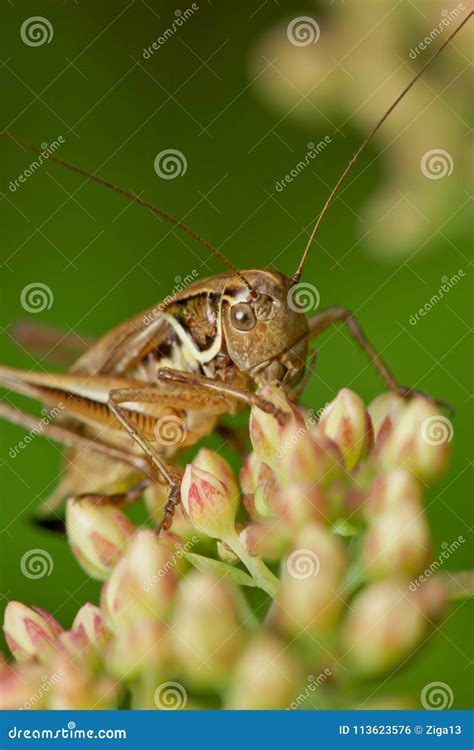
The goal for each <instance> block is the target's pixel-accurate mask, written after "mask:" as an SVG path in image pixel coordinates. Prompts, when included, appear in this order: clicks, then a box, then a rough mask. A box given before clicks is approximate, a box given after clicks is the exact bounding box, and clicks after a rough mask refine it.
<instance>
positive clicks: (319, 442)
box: [0, 387, 450, 710]
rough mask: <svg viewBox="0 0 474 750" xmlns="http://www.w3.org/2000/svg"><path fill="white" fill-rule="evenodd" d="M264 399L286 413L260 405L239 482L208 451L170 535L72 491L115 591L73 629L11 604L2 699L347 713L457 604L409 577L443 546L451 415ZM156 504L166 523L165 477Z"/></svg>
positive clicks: (272, 391) (73, 528)
mask: <svg viewBox="0 0 474 750" xmlns="http://www.w3.org/2000/svg"><path fill="white" fill-rule="evenodd" d="M263 396H264V398H265V399H267V400H269V401H271V402H272V403H273V404H274V405H275V406H276V407H277V408H278V409H279V410H282V411H284V412H286V414H287V417H288V418H287V420H286V424H284V425H283V424H282V421H283V420H277V418H276V417H275V416H273V415H272V414H269V413H267V412H265V411H263V410H262V409H260V408H257V407H254V408H253V409H252V411H251V416H250V438H251V442H252V451H251V453H250V454H249V455H248V456H247V457H246V458H245V460H244V462H243V465H242V467H241V470H240V486H239V482H238V481H237V479H236V476H235V474H234V472H233V469H232V468H231V466H230V464H229V463H228V462H227V460H226V459H224V458H223V457H222V456H221V455H219V454H218V453H215V452H213V451H211V450H209V449H207V448H204V449H201V450H200V451H199V452H198V453H197V455H196V456H195V458H194V460H193V461H192V462H191V463H189V464H188V465H187V466H186V468H185V471H184V475H183V479H182V484H181V507H180V509H179V511H178V515H177V517H176V524H173V526H172V528H171V530H170V531H167V532H161V533H160V534H157V533H156V532H155V531H154V530H153V529H151V528H138V527H137V526H136V525H135V524H133V523H132V522H131V521H130V520H129V518H128V516H127V515H126V513H125V511H124V510H123V509H119V508H118V507H116V506H115V505H113V503H108V502H107V501H104V499H103V498H102V499H100V501H97V500H94V498H87V497H83V498H78V499H71V500H69V501H68V506H67V517H66V524H67V531H68V538H69V543H70V547H71V550H72V552H73V555H74V556H75V558H76V560H77V562H78V563H79V565H80V566H81V567H82V568H83V570H84V572H85V573H86V574H87V575H89V576H91V577H92V578H95V579H99V580H101V581H103V585H102V591H101V595H100V601H99V602H98V604H97V605H94V604H91V603H87V604H85V605H84V606H83V607H81V609H80V610H79V612H78V613H77V616H76V618H75V619H74V622H73V624H72V626H71V628H70V629H69V630H66V629H64V628H63V627H62V626H61V625H60V624H59V622H58V621H57V620H56V619H55V618H54V617H53V615H51V614H49V613H48V612H46V611H44V610H42V609H40V608H38V607H28V606H25V605H24V604H21V603H19V602H15V601H13V602H10V603H9V604H8V606H7V608H6V612H5V620H4V631H5V637H6V640H7V643H8V646H9V648H10V650H11V652H12V655H13V659H14V661H13V662H6V661H5V660H4V661H0V708H25V707H26V708H74V709H76V708H78V709H92V708H128V707H132V708H146V709H158V710H160V709H167V708H170V707H172V708H173V707H174V708H184V707H186V708H231V709H249V708H250V709H282V708H288V707H294V706H295V705H296V706H298V707H300V706H301V705H304V706H305V707H307V708H319V707H331V708H344V707H348V706H350V705H351V700H352V699H351V697H350V696H349V695H346V693H345V690H346V686H347V684H348V677H349V676H352V677H354V678H355V679H357V680H359V681H360V682H361V683H362V684H363V681H364V680H365V679H372V678H373V677H374V676H380V675H382V674H383V673H386V672H387V671H389V670H391V669H393V668H396V667H397V666H398V665H399V664H401V663H402V662H403V661H404V660H405V659H406V658H407V657H408V656H410V654H412V653H414V652H415V650H416V649H417V648H418V647H419V645H420V644H421V643H422V642H423V639H424V638H425V637H426V636H427V635H428V634H429V632H430V628H431V627H432V626H433V622H434V621H435V620H439V619H440V618H441V617H442V615H443V613H444V611H445V609H446V606H447V602H448V598H449V591H448V588H447V587H446V585H445V582H444V581H445V579H444V577H443V576H442V575H441V574H437V575H434V576H432V577H431V578H430V579H429V580H428V581H427V582H426V583H424V584H423V585H422V586H419V587H414V586H411V587H410V582H411V581H412V580H413V579H414V578H417V577H418V576H419V575H420V573H421V572H422V571H423V570H425V569H426V567H427V566H428V565H429V563H430V561H431V560H432V559H433V555H434V554H435V552H436V551H435V545H434V543H433V540H432V538H431V533H430V527H429V523H428V520H427V516H426V508H425V495H426V489H427V486H428V485H429V484H430V483H431V482H433V481H435V480H436V479H437V478H438V477H439V476H440V475H441V473H442V471H443V470H444V469H445V467H446V465H447V461H448V458H449V449H450V447H449V442H450V440H440V439H439V437H438V433H437V432H436V430H435V432H434V433H433V428H435V427H436V425H435V422H436V419H439V420H440V424H441V425H443V424H444V425H445V422H446V421H445V418H444V417H440V416H439V415H438V414H437V412H436V408H435V407H434V406H433V405H432V403H431V402H430V401H428V400H427V399H425V398H422V397H421V396H417V397H415V398H413V399H412V400H411V401H405V400H403V399H402V398H401V397H399V396H397V395H394V394H383V395H381V396H379V397H378V398H377V399H375V401H374V402H373V403H372V404H371V405H370V406H369V407H368V408H366V406H365V405H364V403H363V401H362V400H361V399H360V397H359V396H358V395H357V394H355V393H353V392H352V391H350V390H348V389H344V390H342V391H341V392H340V393H339V394H338V395H337V396H336V398H335V399H334V400H333V401H332V402H331V403H330V404H328V405H327V406H326V408H325V409H324V410H323V412H322V414H321V416H320V418H319V419H316V418H315V417H314V416H313V414H312V413H309V414H308V413H305V412H304V410H302V409H300V408H297V407H296V406H295V405H294V404H292V403H290V402H289V401H288V400H287V398H286V396H285V395H284V392H283V391H282V390H280V389H278V388H274V387H269V388H267V389H265V392H264V394H263ZM146 503H147V507H148V510H149V512H150V514H151V516H152V519H153V520H154V521H155V522H156V516H157V515H158V514H159V512H160V509H161V508H162V507H163V504H164V497H163V489H162V487H161V486H158V487H157V488H156V490H153V489H151V490H149V491H148V494H147V497H146ZM60 604H61V602H58V607H59V605H60ZM342 673H343V674H342ZM315 675H319V678H317V677H315ZM310 677H311V678H312V679H309V678H310ZM315 685H316V687H315ZM401 700H402V699H401Z"/></svg>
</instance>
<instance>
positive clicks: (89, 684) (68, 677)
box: [48, 656, 120, 711]
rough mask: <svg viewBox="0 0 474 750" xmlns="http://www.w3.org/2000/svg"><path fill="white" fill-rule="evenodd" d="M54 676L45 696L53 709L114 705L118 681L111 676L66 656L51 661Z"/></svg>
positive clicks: (62, 709)
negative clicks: (53, 667) (49, 691)
mask: <svg viewBox="0 0 474 750" xmlns="http://www.w3.org/2000/svg"><path fill="white" fill-rule="evenodd" d="M54 666H55V674H56V675H57V676H58V679H56V680H55V682H54V685H53V687H52V689H51V694H50V697H49V706H48V707H49V708H51V709H52V710H55V711H71V710H77V711H89V710H97V711H100V710H105V709H112V708H117V701H118V698H119V694H120V685H119V684H118V683H116V682H115V680H113V679H112V678H110V677H108V676H105V675H98V674H96V673H95V672H94V671H93V672H91V671H89V670H88V669H86V668H85V666H84V664H83V663H79V662H76V661H74V660H71V659H69V658H67V657H66V656H62V657H61V656H59V657H58V658H57V660H56V662H55V665H54Z"/></svg>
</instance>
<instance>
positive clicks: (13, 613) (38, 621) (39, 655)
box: [3, 601, 62, 662]
mask: <svg viewBox="0 0 474 750" xmlns="http://www.w3.org/2000/svg"><path fill="white" fill-rule="evenodd" d="M3 630H4V633H5V640H6V642H7V644H8V646H9V648H10V650H11V652H12V654H13V656H14V657H15V659H16V660H17V661H18V662H24V661H28V660H29V659H38V660H40V661H42V662H46V661H47V660H48V658H49V657H50V655H51V653H52V652H53V649H54V644H55V642H56V639H57V636H58V635H59V634H60V633H61V632H62V628H61V626H60V625H59V623H58V622H57V621H56V620H55V618H54V617H53V616H52V615H50V614H49V612H45V611H44V610H43V609H40V608H39V607H34V608H33V609H30V607H26V606H25V605H24V604H21V602H15V601H11V602H8V604H7V606H6V608H5V615H4V625H3Z"/></svg>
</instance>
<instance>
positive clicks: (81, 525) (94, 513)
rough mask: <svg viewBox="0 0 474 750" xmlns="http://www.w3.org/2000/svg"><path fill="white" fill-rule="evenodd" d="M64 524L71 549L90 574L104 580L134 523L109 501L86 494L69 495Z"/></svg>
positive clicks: (133, 528) (119, 554) (129, 535)
mask: <svg viewBox="0 0 474 750" xmlns="http://www.w3.org/2000/svg"><path fill="white" fill-rule="evenodd" d="M66 528H67V534H68V539H69V544H70V546H71V549H72V552H73V554H74V556H75V558H76V559H77V561H78V563H79V564H80V566H81V567H82V569H83V570H84V571H85V572H86V573H88V574H89V575H90V576H91V577H92V578H96V579H97V580H99V581H105V580H106V578H107V577H108V576H109V574H110V572H111V571H112V569H113V567H114V566H115V564H116V563H117V561H118V560H119V559H120V557H121V555H122V553H123V550H124V548H125V546H126V544H127V542H128V540H129V539H130V537H131V536H132V535H133V534H134V533H135V531H136V527H135V526H134V525H133V523H132V522H131V521H130V520H129V519H128V518H127V516H126V515H125V514H124V513H122V511H121V510H119V509H118V508H116V507H114V506H113V505H110V504H105V503H95V502H94V501H93V500H91V499H89V498H71V499H69V500H68V503H67V509H66Z"/></svg>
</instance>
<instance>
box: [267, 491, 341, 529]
mask: <svg viewBox="0 0 474 750" xmlns="http://www.w3.org/2000/svg"><path fill="white" fill-rule="evenodd" d="M343 498H344V495H343V492H342V488H341V487H338V486H337V485H333V486H331V487H321V486H320V485H318V484H313V485H308V483H306V482H293V483H292V484H289V485H288V486H287V487H281V488H280V489H279V491H278V492H277V493H276V494H275V496H274V498H273V502H272V507H273V511H274V515H275V518H277V519H278V520H279V521H280V523H281V524H282V525H284V526H286V528H288V529H295V528H300V527H301V526H303V525H304V524H305V523H307V522H308V521H319V522H321V523H329V522H330V521H331V520H333V519H334V518H335V517H336V516H337V514H338V513H340V512H341V510H342V507H343Z"/></svg>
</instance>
